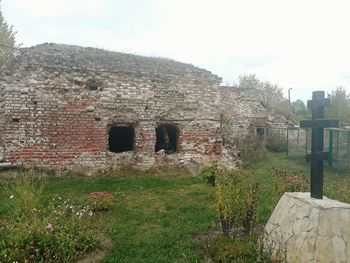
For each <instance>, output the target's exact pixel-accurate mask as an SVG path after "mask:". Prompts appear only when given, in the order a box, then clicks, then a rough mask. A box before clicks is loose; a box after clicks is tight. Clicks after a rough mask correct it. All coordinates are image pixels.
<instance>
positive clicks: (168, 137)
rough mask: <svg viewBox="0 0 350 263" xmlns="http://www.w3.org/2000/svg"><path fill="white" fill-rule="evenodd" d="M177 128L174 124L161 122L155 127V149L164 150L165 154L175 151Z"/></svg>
mask: <svg viewBox="0 0 350 263" xmlns="http://www.w3.org/2000/svg"><path fill="white" fill-rule="evenodd" d="M178 135H179V133H178V130H177V128H176V126H175V125H171V124H161V125H159V126H158V127H157V128H156V137H157V142H156V146H155V151H156V152H158V151H159V150H162V149H163V150H164V151H165V153H166V154H172V153H174V152H176V151H177V141H178V137H179V136H178Z"/></svg>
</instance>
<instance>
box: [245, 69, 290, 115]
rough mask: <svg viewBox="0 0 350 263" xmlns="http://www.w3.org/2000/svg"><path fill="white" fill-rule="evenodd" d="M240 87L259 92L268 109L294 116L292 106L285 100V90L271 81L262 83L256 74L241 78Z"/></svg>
mask: <svg viewBox="0 0 350 263" xmlns="http://www.w3.org/2000/svg"><path fill="white" fill-rule="evenodd" d="M239 87H240V88H242V89H256V90H258V91H259V92H260V94H261V96H262V99H263V103H264V104H265V105H266V107H268V108H270V109H273V110H275V111H276V112H280V113H284V114H287V115H292V109H291V104H290V103H289V101H288V100H286V99H285V98H283V89H282V88H281V87H279V86H278V85H276V84H272V83H271V82H269V81H261V80H259V79H258V78H257V77H256V75H255V74H250V75H243V76H240V77H239Z"/></svg>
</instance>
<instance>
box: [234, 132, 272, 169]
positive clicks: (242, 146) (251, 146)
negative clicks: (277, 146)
mask: <svg viewBox="0 0 350 263" xmlns="http://www.w3.org/2000/svg"><path fill="white" fill-rule="evenodd" d="M236 144H237V148H238V150H239V152H240V157H241V159H242V161H243V162H244V163H245V165H249V164H252V163H255V162H258V161H262V160H265V159H266V154H267V148H266V137H265V136H258V135H255V134H249V135H247V136H246V137H245V138H244V139H240V140H238V141H237V142H236Z"/></svg>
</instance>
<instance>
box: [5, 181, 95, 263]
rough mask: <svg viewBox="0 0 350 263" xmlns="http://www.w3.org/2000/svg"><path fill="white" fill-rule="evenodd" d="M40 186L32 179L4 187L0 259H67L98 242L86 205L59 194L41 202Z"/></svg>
mask: <svg viewBox="0 0 350 263" xmlns="http://www.w3.org/2000/svg"><path fill="white" fill-rule="evenodd" d="M43 188H44V183H43V182H41V183H38V181H35V180H34V179H32V178H25V179H24V178H22V179H20V178H17V179H16V182H14V183H10V184H7V186H6V187H5V189H4V190H5V191H4V192H5V193H6V194H7V195H8V200H7V202H6V204H5V205H6V208H5V210H4V216H3V217H2V218H3V219H2V220H1V221H0V262H16V261H17V262H71V261H72V260H74V259H76V258H78V257H79V256H81V255H83V254H85V253H87V252H89V251H93V250H94V249H96V248H97V246H98V245H99V235H98V234H97V231H96V230H95V229H94V228H93V226H94V225H96V222H95V218H94V215H93V211H92V210H91V209H90V207H88V206H82V205H79V204H74V203H72V202H70V201H69V200H63V199H62V198H61V197H59V196H55V197H54V198H52V199H50V200H46V201H44V200H45V199H44V196H43V194H42V193H43Z"/></svg>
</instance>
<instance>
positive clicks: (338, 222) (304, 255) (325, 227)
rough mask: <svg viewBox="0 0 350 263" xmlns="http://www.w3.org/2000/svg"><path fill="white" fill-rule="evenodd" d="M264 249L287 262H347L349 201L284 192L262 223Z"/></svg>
mask: <svg viewBox="0 0 350 263" xmlns="http://www.w3.org/2000/svg"><path fill="white" fill-rule="evenodd" d="M265 232H266V236H265V239H264V243H265V248H267V249H271V252H272V256H273V257H274V258H275V259H276V258H281V257H282V258H284V257H285V256H286V259H287V262H289V263H296V262H298V263H304V262H305V263H306V262H324V263H332V262H336V263H338V262H339V263H340V262H344V263H349V262H350V204H346V203H342V202H339V201H336V200H332V199H329V198H327V197H324V199H323V200H318V199H314V198H311V197H310V193H285V194H284V195H283V196H282V198H281V199H280V201H279V202H278V204H277V206H276V208H275V210H274V211H273V213H272V215H271V217H270V219H269V221H268V222H267V224H266V226H265Z"/></svg>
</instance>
